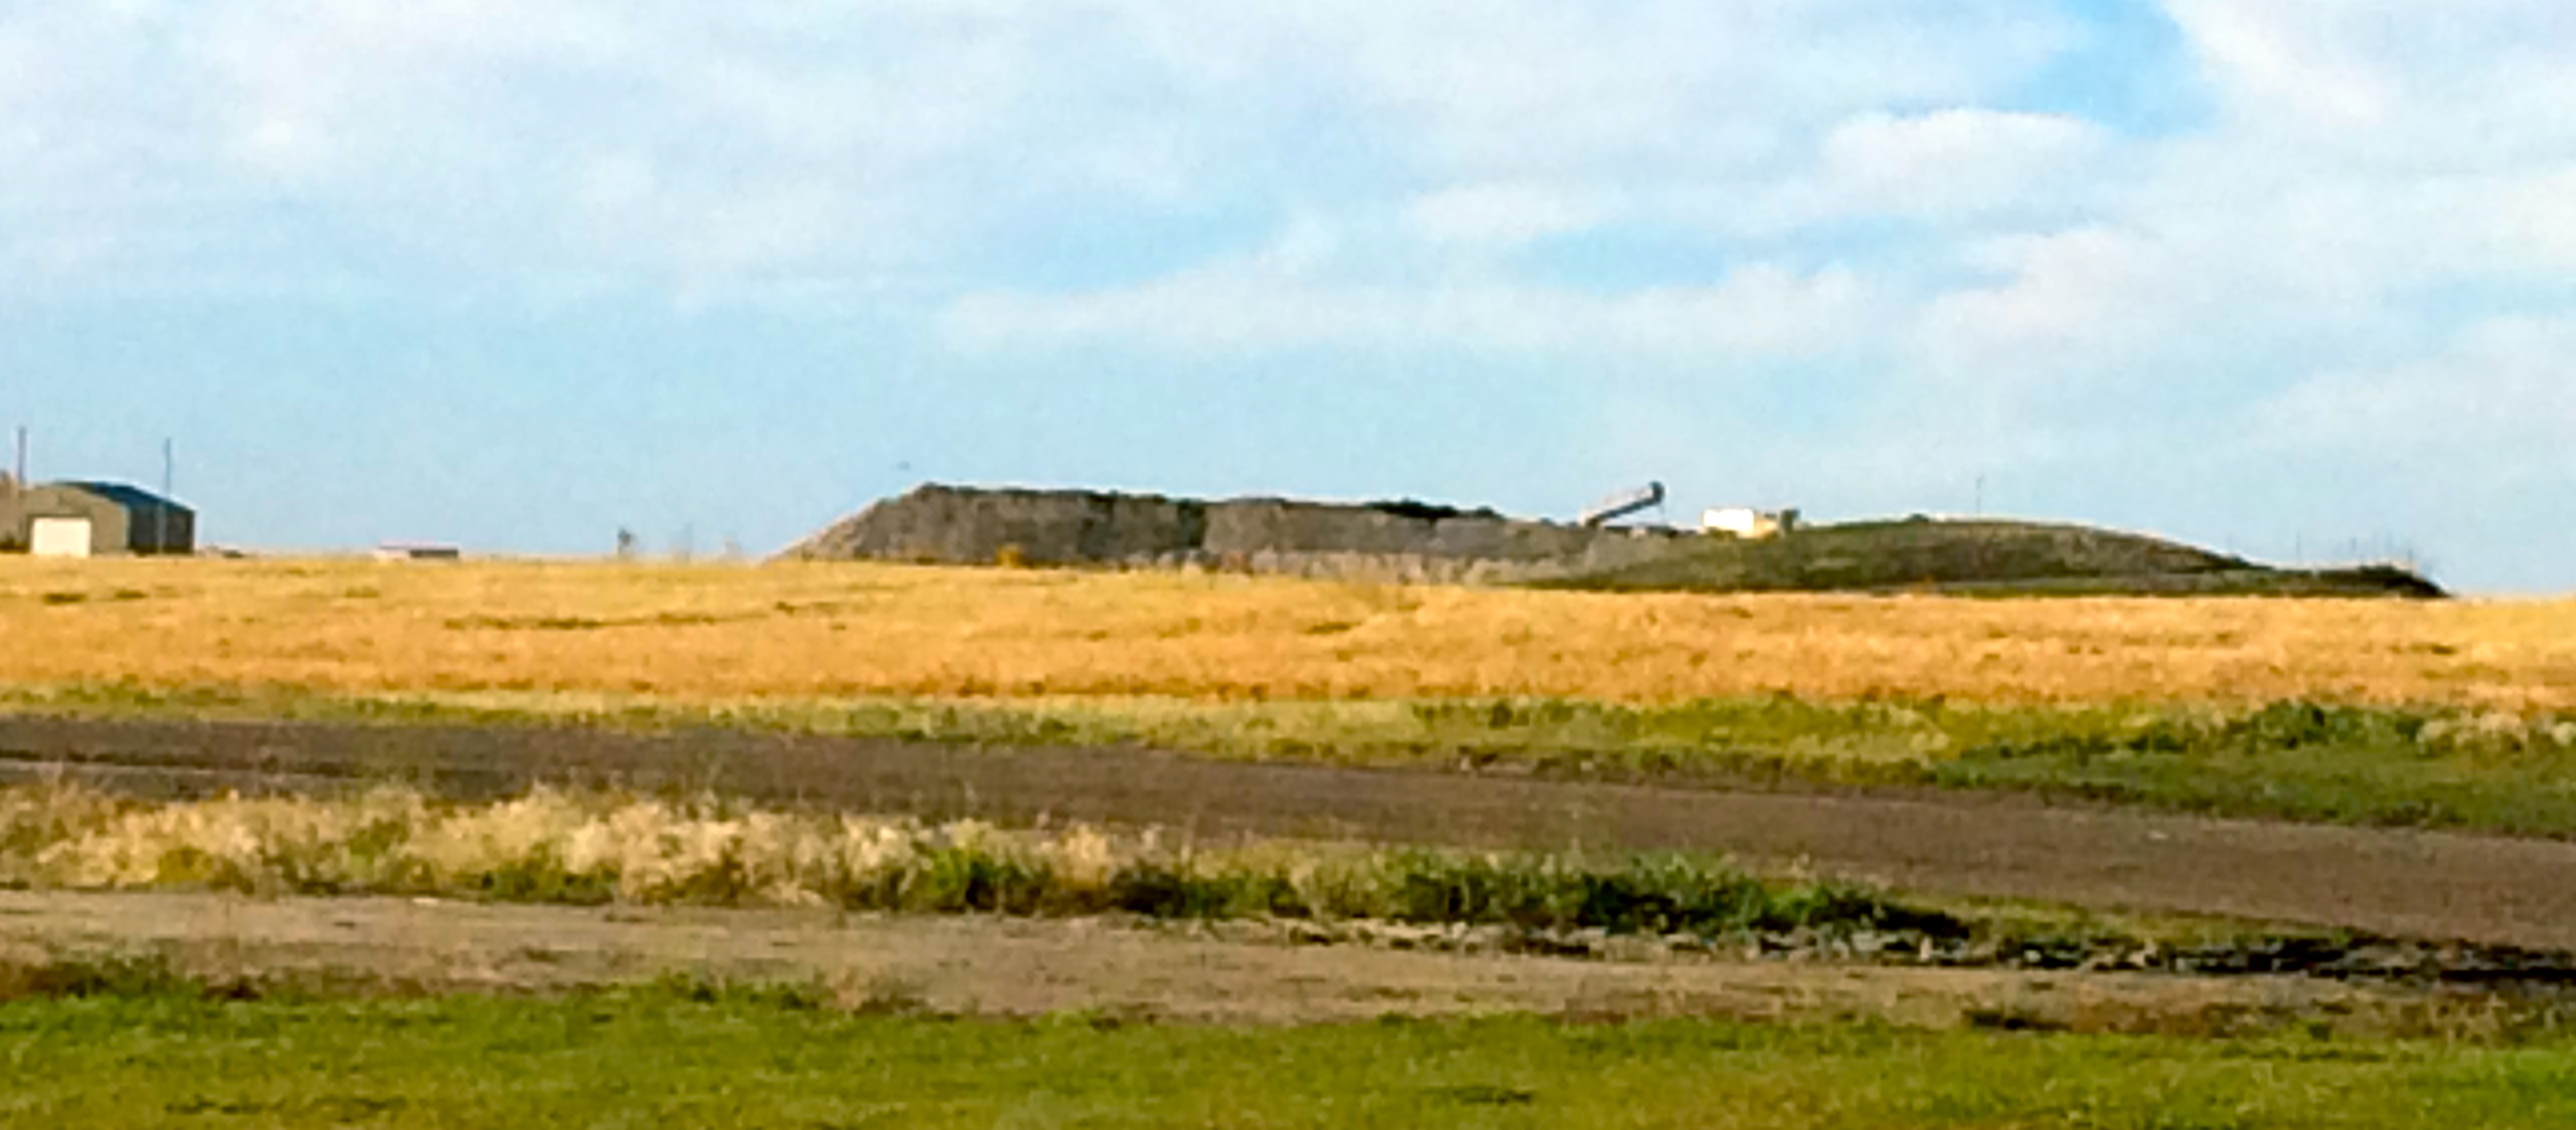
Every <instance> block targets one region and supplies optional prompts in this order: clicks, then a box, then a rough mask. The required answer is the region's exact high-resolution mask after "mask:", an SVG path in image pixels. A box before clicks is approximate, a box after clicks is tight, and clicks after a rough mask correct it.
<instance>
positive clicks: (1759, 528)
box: [1699, 506, 1798, 541]
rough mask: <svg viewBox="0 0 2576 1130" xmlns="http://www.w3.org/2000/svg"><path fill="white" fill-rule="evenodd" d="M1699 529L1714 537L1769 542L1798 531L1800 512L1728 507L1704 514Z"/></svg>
mask: <svg viewBox="0 0 2576 1130" xmlns="http://www.w3.org/2000/svg"><path fill="white" fill-rule="evenodd" d="M1699 528H1700V532H1701V533H1704V534H1709V535H1711V536H1714V537H1732V538H1742V539H1744V540H1746V541H1768V540H1770V539H1772V538H1776V537H1780V536H1782V535H1784V534H1788V533H1790V532H1792V531H1794V530H1796V529H1797V528H1798V512H1797V511H1795V510H1756V509H1753V508H1752V507H1750V506H1725V507H1719V508H1718V509H1715V510H1711V511H1709V512H1708V513H1706V514H1703V515H1701V516H1700V520H1699Z"/></svg>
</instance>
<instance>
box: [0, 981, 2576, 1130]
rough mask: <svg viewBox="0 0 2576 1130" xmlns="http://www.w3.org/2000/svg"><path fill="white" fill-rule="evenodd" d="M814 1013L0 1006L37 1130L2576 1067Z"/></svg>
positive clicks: (2156, 1124)
mask: <svg viewBox="0 0 2576 1130" xmlns="http://www.w3.org/2000/svg"><path fill="white" fill-rule="evenodd" d="M818 1003H819V1002H817V1001H815V1000H813V999H812V998H811V997H810V996H808V995H805V994H801V993H797V992H792V991H789V992H774V991H773V992H727V991H691V990H689V989H686V988H682V987H672V988H666V989H660V990H644V991H633V992H622V993H612V994H600V995H582V996H573V997H568V998H559V999H535V1000H528V999H517V1000H504V999H491V998H478V997H464V998H449V999H435V1000H424V1001H410V1002H388V1001H378V1002H372V1003H367V1002H330V1001H313V1002H302V1003H299V1002H294V1001H250V1002H231V1003H223V1002H211V1001H207V1000H205V999H202V997H200V996H198V995H196V994H191V993H185V992H172V991H160V992H155V991H151V990H149V989H145V990H143V991H138V992H132V993H111V994H109V995H103V996H97V997H89V998H62V999H30V1000H24V1001H20V1002H18V1003H15V1004H9V1005H0V1064H6V1065H7V1069H8V1071H9V1073H10V1079H11V1080H12V1082H11V1084H10V1086H8V1087H7V1088H5V1089H0V1123H5V1124H8V1125H13V1126H15V1125H28V1126H37V1125H43V1126H87V1127H102V1128H110V1127H122V1126H166V1125H173V1124H185V1125H190V1126H262V1127H302V1126H341V1125H351V1124H360V1125H401V1126H407V1127H468V1126H475V1127H481V1126H493V1127H499V1126H635V1125H725V1126H745V1127H750V1126H780V1127H787V1126H792V1127H826V1126H834V1127H837V1126H925V1127H934V1126H1066V1125H1078V1126H1243V1127H1256V1126H1281V1127H1285V1126H1316V1127H1351V1126H1405V1127H1412V1126H1495V1127H1509V1126H1530V1127H1539V1126H1545V1127H1590V1126H1603V1127H1608V1126H1622V1127H1637V1126H1673V1127H1683V1126H1688V1127H1726V1126H1744V1127H1852V1128H1867V1127H1897V1126H1906V1127H1913V1126H1977V1127H2008V1126H2009V1127H2023V1126H2042V1125H2046V1126H2081V1127H2100V1128H2115V1127H2116V1128H2127V1127H2134V1128H2138V1130H2151V1128H2181V1127H2194V1128H2220V1127H2228V1128H2247V1130H2251V1128H2256V1127H2276V1126H2277V1127H2348V1128H2356V1130H2364V1128H2383V1127H2385V1128H2396V1127H2451V1126H2488V1127H2520V1126H2530V1127H2542V1126H2549V1127H2556V1126H2565V1125H2569V1124H2570V1122H2571V1120H2576V1050H2571V1049H2570V1048H2569V1047H2567V1046H2564V1045H2559V1044H2554V1043H2551V1044H2543V1045H2539V1046H2532V1047H2502V1046H2489V1047H2479V1046H2457V1045H2446V1044H2435V1043H2366V1042H2343V1041H2334V1042H2327V1041H2320V1040H2313V1039H2295V1038H2293V1039H2267V1040H2259V1041H2244V1042H2239V1041H2181V1040H2169V1039H2156V1038H2111V1037H2078V1036H2039V1035H2028V1034H2001V1033H1973V1032H1972V1033H1920V1032H1903V1031H1896V1030H1891V1029H1884V1028H1877V1027H1868V1026H1860V1027H1839V1028H1801V1027H1791V1028H1776V1027H1745V1026H1739V1025H1733V1024H1722V1023H1708V1022H1661V1023H1646V1024H1632V1025H1622V1026H1610V1027H1583V1026H1567V1025H1562V1024H1556V1023H1548V1022H1542V1021H1537V1020H1490V1021H1478V1022H1470V1023H1414V1022H1407V1023H1383V1024H1368V1025H1352V1026H1332V1027H1315V1028H1302V1029H1292V1030H1228V1029H1222V1028H1198V1027H1151V1026H1149V1027H1102V1026H1100V1025H1097V1024H1094V1023H1091V1022H1090V1018H1087V1017H1084V1016H1079V1015H1076V1016H1068V1017H1065V1018H1062V1019H1061V1020H1058V1021H1053V1022H1044V1023H1037V1024H1001V1023H984V1022H941V1021H928V1020H910V1019H900V1018H882V1017H865V1016H850V1015H842V1014H839V1013H835V1012H832V1011H829V1010H826V1009H823V1008H820V1007H818Z"/></svg>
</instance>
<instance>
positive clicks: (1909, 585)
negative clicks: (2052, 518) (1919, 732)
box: [1534, 519, 2444, 599]
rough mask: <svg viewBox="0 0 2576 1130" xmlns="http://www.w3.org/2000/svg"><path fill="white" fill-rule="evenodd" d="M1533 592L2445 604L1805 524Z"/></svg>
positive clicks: (1970, 530) (2173, 547) (2184, 555)
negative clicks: (2338, 599)
mask: <svg viewBox="0 0 2576 1130" xmlns="http://www.w3.org/2000/svg"><path fill="white" fill-rule="evenodd" d="M1534 583H1536V584H1538V585H1540V586H1542V587H1548V588H1576V589H1588V590H1594V591H1606V592H1888V591H1905V590H1919V591H1933V592H1947V593H1959V594H1965V595H1979V594H1984V595H1995V596H2015V595H2066V596H2089V595H2170V596H2228V595H2259V596H2319V597H2329V596H2360V597H2407V598H2413V599H2437V598H2440V597H2441V596H2443V595H2444V594H2443V592H2442V590H2441V588H2440V587H2439V586H2436V585H2434V584H2433V583H2432V582H2431V581H2428V580H2425V579H2424V578H2423V577H2421V576H2418V575H2416V574H2414V573H2412V572H2409V571H2407V570H2404V569H2400V568H2396V567H2394V566H2369V567H2364V568H2355V569H2281V568H2274V567H2271V566H2267V565H2260V564H2256V563H2254V562H2251V561H2246V560H2244V559H2242V558H2236V557H2229V556H2226V555H2223V554H2218V553H2212V552H2209V551H2207V550H2202V549H2195V548H2192V547H2190V546H2187V545H2181V544H2178V543H2175V542H2170V541H2165V540H2163V539H2160V538H2152V537H2146V536H2143V535H2138V534H2124V533H2118V532H2115V531H2111V530H2101V529H2094V528H2091V527H2087V526H2074V525H2062V524H2054V523H2041V522H2006V521H1944V520H1933V519H1914V520H1908V521H1894V522H1852V523H1845V524H1841V525H1828V526H1810V527H1805V528H1802V529H1800V530H1799V531H1797V532H1796V533H1795V534H1793V535H1791V536H1787V537H1780V538H1772V539H1768V540H1763V541H1745V540H1741V539H1735V538H1700V539H1694V540H1693V541H1691V542H1690V543H1687V544H1682V545H1677V546H1674V547H1673V548H1672V550H1671V552H1669V553H1667V554H1665V555H1662V556H1659V557H1657V558H1656V559H1654V560H1651V561H1642V562H1638V563H1635V564H1632V565H1622V566H1616V567H1612V568H1607V569H1599V570H1592V571H1588V572H1584V573H1580V574H1577V575H1571V576H1567V577H1562V578H1553V579H1541V580H1538V581H1536V582H1534Z"/></svg>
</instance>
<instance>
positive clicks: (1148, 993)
mask: <svg viewBox="0 0 2576 1130" xmlns="http://www.w3.org/2000/svg"><path fill="white" fill-rule="evenodd" d="M138 953H141V954H152V955H157V956H159V957H161V958H162V959H164V960H165V961H168V962H169V963H170V964H171V965H172V966H174V967H175V968H177V969H178V970H179V971H181V972H185V973H189V974H193V975H196V976H199V977H204V978H207V979H209V980H212V981H216V982H218V983H232V982H238V981H243V980H249V981H254V982H259V981H281V982H283V983H284V984H286V985H288V986H297V985H302V986H314V987H321V988H340V989H346V990H356V991H360V992H365V991H369V990H390V991H394V992H401V993H416V992H447V991H457V990H466V991H483V992H493V991H499V992H550V991H563V990H567V989H580V988H590V987H599V986H613V985H619V984H631V983H635V982H639V981H645V980H649V979H652V978H654V977H657V976H662V975H670V974H678V975H683V976H694V977H703V978H711V979H717V980H723V981H732V982H737V983H748V984H820V985H822V986H824V987H825V988H826V989H827V990H828V991H829V992H830V994H831V995H832V997H833V998H834V1003H837V1004H839V1005H841V1006H842V1007H849V1008H861V1009H877V1010H927V1011H931V1012H937V1013H948V1014H965V1015H979V1016H1005V1017H1022V1016H1037V1015H1045V1014H1051V1013H1064V1012H1069V1011H1075V1010H1090V1011H1094V1012H1097V1013H1100V1014H1102V1015H1104V1016H1106V1017H1111V1018H1120V1019H1131V1018H1132V1019H1153V1020H1177V1021H1187V1022H1203V1023H1226V1024H1244V1023H1250V1024H1298V1023H1314V1022H1349V1021H1357V1020H1366V1019H1371V1018H1375V1017H1381V1016H1388V1015H1406V1016H1460V1015H1476V1014H1491V1013H1514V1012H1535V1013H1541V1014H1547V1015H1563V1016H1570V1017H1577V1018H1598V1019H1613V1018H1629V1017H1656V1016H1720V1017H1728V1018H1735V1019H1745V1020H1767V1021H1779V1020H1825V1019H1832V1018H1842V1017H1851V1016H1868V1017H1873V1018H1877V1019H1882V1020H1886V1021H1890V1022H1893V1023H1898V1024H1904V1025H1909V1026H1925V1027H1954V1026H1959V1025H1963V1024H1972V1023H1977V1020H1976V1018H1977V1017H1978V1016H1979V1015H1992V1014H1997V1013H2005V1014H2010V1015H2013V1016H2017V1017H2020V1018H2022V1019H2023V1020H2024V1021H2026V1022H2028V1021H2036V1022H2044V1023H2048V1024H2051V1025H2056V1026H2065V1027H2069V1028H2077V1029H2081V1030H2102V1031H2163V1032H2177V1033H2188V1034H2208V1033H2213V1032H2224V1031H2228V1030H2231V1029H2234V1028H2238V1027H2243V1026H2247V1025H2251V1026H2252V1027H2254V1028H2256V1029H2261V1028H2264V1027H2269V1026H2273V1025H2278V1024H2283V1023H2288V1022H2290V1021H2292V1020H2295V1019H2300V1018H2310V1017H2316V1016H2320V1015H2332V1016H2334V1017H2336V1018H2338V1023H2360V1024H2361V1025H2363V1028H2364V1030H2368V1029H2370V1028H2374V1027H2380V1028H2384V1027H2386V1026H2387V1025H2389V1024H2391V1023H2402V1022H2403V1021H2404V1020H2405V1018H2406V1017H2407V1016H2410V1015H2413V1014H2419V1013H2422V1012H2423V1011H2424V1007H2425V1005H2426V1004H2427V1003H2428V1002H2436V1001H2439V1000H2442V999H2462V998H2459V997H2458V996H2457V995H2456V994H2446V993H2442V992H2439V991H2431V990H2419V989H2409V988H2406V987H2404V986H2394V985H2377V986H2373V985H2357V984H2345V983H2340V982H2334V981H2327V980H2320V979H2313V978H2301V977H2186V976H2173V975H2166V974H2117V973H2088V974H2083V975H2080V976H2077V975H2068V974H2051V973H2038V972H2027V971H2016V970H1990V969H1974V970H1972V969H1896V968H1883V967H1875V966H1867V965H1832V964H1818V963H1809V962H1777V961H1746V960H1738V959H1730V958H1722V957H1719V958H1693V957H1679V956H1664V957H1650V956H1640V957H1637V958H1634V959H1631V960H1621V961H1601V960H1579V959H1572V958H1562V957H1538V956H1528V955H1504V954H1495V953H1476V952H1469V953H1450V952H1433V951H1427V950H1399V949H1393V948H1389V947H1387V946H1383V945H1365V944H1339V945H1311V944H1303V943H1301V942H1298V941H1296V940H1294V939H1292V938H1291V937H1289V936H1287V935H1286V934H1285V933H1284V932H1283V931H1282V930H1281V929H1280V928H1277V927H1274V926H1267V925H1262V924H1249V923H1247V924H1238V925H1234V926H1205V925H1199V926H1186V927H1182V926H1157V925H1153V924H1146V923H1120V922H1111V921H1097V920H1072V921H1043V920H1019V919H1002V918H986V917H974V918H914V917H876V916H858V917H852V916H844V915H838V914H833V913H831V912H828V911H794V910H710V909H692V908H638V907H621V908H615V909H608V910H600V909H582V908H574V907H554V906H482V905H474V904H468V903H450V902H434V901H426V900H424V901H413V900H406V899H372V898H360V899H244V898H235V897H227V896H221V895H203V894H159V893H155V894H112V895H102V894H68V893H45V892H27V891H0V986H5V984H6V983H7V980H8V978H7V975H6V974H7V970H8V968H9V967H10V965H11V963H13V962H14V963H17V964H18V965H19V966H20V967H22V968H41V967H43V966H44V965H46V964H49V963H52V962H56V961H62V960H74V961H77V960H83V959H93V960H94V959H96V958H99V957H103V956H111V955H113V956H128V955H134V954H138ZM4 992H5V990H0V993H4ZM2468 999H2470V1003H2471V1004H2474V1003H2475V1001H2474V999H2473V998H2468ZM2374 1013H2384V1014H2387V1015H2381V1016H2374V1015H2373V1014H2374Z"/></svg>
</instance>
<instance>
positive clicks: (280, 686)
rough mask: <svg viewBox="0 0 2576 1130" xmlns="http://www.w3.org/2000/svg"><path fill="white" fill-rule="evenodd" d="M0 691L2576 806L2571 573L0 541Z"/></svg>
mask: <svg viewBox="0 0 2576 1130" xmlns="http://www.w3.org/2000/svg"><path fill="white" fill-rule="evenodd" d="M0 639H5V640H6V641H8V643H9V645H10V646H7V647H0V712H15V713H28V714H48V715H64V714H69V715H80V716H88V717H102V718H120V717H151V718H174V717H179V718H198V717H234V718H301V719H310V720H321V721H362V722H372V723H381V724H443V725H487V724H496V723H499V724H520V725H526V724H536V725H566V724H569V725H584V726H612V727H630V728H641V729H658V730H668V729H686V728H690V727H696V726H721V727H730V728H747V729H756V730H774V731H783V732H798V733H821V734H839V735H850V736H860V737H891V738H903V739H916V740H927V741H937V742H962V743H1008V744H1057V745H1148V746H1157V747H1162V748H1170V749H1177V750H1184V751H1190V752H1195V753H1199V754H1203V755H1208V756H1215V757H1226V758H1240V759H1254V760H1273V759H1296V760H1322V761H1331V762H1336V763H1345V764H1367V765H1385V766H1407V767H1423V766H1428V767H1436V768H1444V769H1447V768H1461V767H1464V768H1469V769H1475V770H1479V771H1507V772H1535V773H1541V774H1548V775H1561V776H1573V777H1585V778H1612V779H1652V780H1705V781H1713V782H1721V783H1731V784H1741V783H1746V782H1753V783H1761V782H1769V781H1795V782H1803V783H1817V782H1822V783H1827V784H1862V785H1895V786H1934V787H1950V788H1973V789H2004V790H2015V791H2034V792H2042V793H2049V794H2055V795H2070V796H2078V797H2084V798H2088V799H2097V800H2106V801H2112V802H2119V803H2136V804H2147V805H2155V806H2160V807H2166V808H2173V809H2181V810H2187V811H2202V812H2212V813H2223V814H2232V815H2245V816H2276V817H2286V818H2292V819H2303V820H2321V821H2337V822H2349V823H2362V824H2379V825H2394V826H2434V827H2457V828H2471V829H2481V830H2489V831H2499V832H2508V833H2516V834H2533V835H2548V836H2567V835H2576V602H2560V603H2509V602H2507V603H2469V602H2457V603H2437V604H2425V603H2415V602H2395V601H2351V602H2317V601H2267V600H2066V601H2026V602H2000V601H1983V600H1967V599H1949V598H1931V597H1900V598H1832V597H1812V596H1761V597H1698V596H1675V595H1663V596H1653V595H1632V596H1602V595H1590V594H1579V593H1538V592H1503V591H1491V590H1474V589H1444V588H1395V587H1370V586H1358V585H1344V584H1319V583H1310V582H1300V581H1289V580H1276V579H1253V578H1243V577H1228V576H1215V577H1206V576H1200V577H1193V576H1181V575H1170V574H1134V575H1116V574H1082V573H1030V572H1013V571H1001V570H960V569H926V568H911V567H894V566H874V565H841V566H811V565H808V566H771V567H746V566H709V567H698V568H677V567H668V566H631V567H622V566H616V565H608V564H544V563H499V564H473V565H465V566H453V567H450V566H428V567H422V566H410V565H404V566H387V565H379V564H375V563H371V562H355V561H302V562H200V561H184V562H161V561H102V562H89V563H84V564H61V563H48V562H36V561H27V560H17V561H0Z"/></svg>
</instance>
